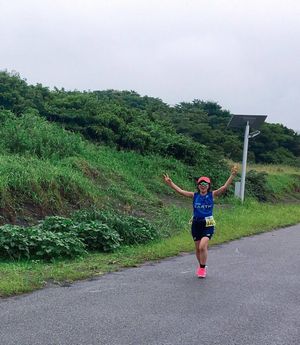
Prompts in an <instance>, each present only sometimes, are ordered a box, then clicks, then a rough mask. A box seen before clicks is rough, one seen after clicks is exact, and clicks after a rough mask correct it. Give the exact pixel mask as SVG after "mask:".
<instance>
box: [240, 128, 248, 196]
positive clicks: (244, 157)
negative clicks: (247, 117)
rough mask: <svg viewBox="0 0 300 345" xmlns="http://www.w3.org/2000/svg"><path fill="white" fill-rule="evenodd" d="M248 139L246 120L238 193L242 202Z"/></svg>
mask: <svg viewBox="0 0 300 345" xmlns="http://www.w3.org/2000/svg"><path fill="white" fill-rule="evenodd" d="M248 139H249V121H247V125H246V128H245V136H244V150H243V165H242V179H241V194H240V197H241V200H242V202H243V201H244V194H245V181H246V166H247V153H248Z"/></svg>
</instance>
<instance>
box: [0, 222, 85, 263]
mask: <svg viewBox="0 0 300 345" xmlns="http://www.w3.org/2000/svg"><path fill="white" fill-rule="evenodd" d="M84 253H86V251H85V245H84V243H83V242H82V241H81V240H80V239H79V238H76V237H75V236H74V235H73V234H71V233H63V232H57V233H54V232H51V231H44V230H42V229H41V228H40V227H27V228H25V227H19V226H17V225H10V224H7V225H3V226H1V227H0V256H1V257H2V258H9V259H23V258H27V259H36V258H37V259H44V260H52V259H55V258H62V257H69V258H72V257H75V256H78V255H82V254H84Z"/></svg>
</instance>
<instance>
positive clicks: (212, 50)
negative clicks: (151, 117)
mask: <svg viewBox="0 0 300 345" xmlns="http://www.w3.org/2000/svg"><path fill="white" fill-rule="evenodd" d="M0 44H1V45H0V47H1V48H0V49H1V50H0V69H1V70H8V71H13V70H14V71H17V72H19V73H20V75H21V77H22V78H23V79H26V80H27V82H28V83H29V84H36V83H42V84H43V85H44V86H48V87H50V88H53V87H54V86H56V87H58V88H61V87H64V88H65V89H67V90H74V89H77V90H106V89H117V90H134V91H136V92H138V93H139V94H141V95H143V96H144V95H148V96H152V97H157V98H160V99H162V100H163V101H164V102H166V103H168V104H171V105H174V104H177V103H180V102H183V101H185V102H190V101H192V100H193V99H201V100H205V101H207V100H210V101H215V102H218V103H219V104H220V105H221V106H222V108H224V109H227V110H229V111H230V112H231V113H235V114H261V115H268V118H267V122H271V123H282V124H284V125H285V126H287V127H288V128H292V129H294V130H300V119H299V112H300V1H299V0H282V1H277V0H251V1H248V0H245V1H243V0H224V1H222V0H206V1H204V0H59V1H56V0H0Z"/></svg>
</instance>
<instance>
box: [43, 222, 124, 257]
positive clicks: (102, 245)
mask: <svg viewBox="0 0 300 345" xmlns="http://www.w3.org/2000/svg"><path fill="white" fill-rule="evenodd" d="M39 226H40V228H41V229H43V230H44V231H51V232H54V233H57V232H64V233H72V234H73V236H74V237H78V238H79V239H80V240H81V241H82V242H83V243H85V245H86V247H87V249H89V250H99V251H104V252H108V251H113V250H115V249H117V248H118V247H119V246H120V242H121V238H120V236H119V234H118V233H117V232H116V231H115V230H114V229H112V228H110V227H109V226H108V225H106V224H103V223H101V222H99V221H94V220H89V219H84V220H83V221H80V220H77V221H76V220H72V219H69V218H64V217H59V216H52V217H46V218H45V220H44V221H43V222H41V223H40V225H39Z"/></svg>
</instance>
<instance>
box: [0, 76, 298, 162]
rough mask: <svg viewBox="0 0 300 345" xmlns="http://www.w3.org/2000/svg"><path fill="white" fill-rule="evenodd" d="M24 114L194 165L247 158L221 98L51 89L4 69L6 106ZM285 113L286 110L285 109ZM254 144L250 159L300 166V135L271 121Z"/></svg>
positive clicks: (1, 103)
mask: <svg viewBox="0 0 300 345" xmlns="http://www.w3.org/2000/svg"><path fill="white" fill-rule="evenodd" d="M1 109H2V110H10V111H11V112H12V113H13V114H15V116H17V117H18V116H20V115H22V114H24V113H25V112H28V111H29V110H34V111H35V112H36V113H37V114H39V115H40V116H42V117H44V118H46V119H47V120H49V121H53V122H57V123H60V124H61V125H62V126H63V127H64V128H66V129H68V130H71V131H74V132H79V133H81V134H82V135H83V136H84V137H86V138H88V139H89V140H92V141H93V142H98V143H101V144H105V145H110V146H112V147H115V148H117V149H128V150H135V151H138V152H140V153H143V154H144V153H145V154H146V153H158V154H160V155H163V156H164V155H165V156H173V157H175V158H177V159H180V160H182V161H184V162H186V163H188V164H195V162H197V161H199V160H202V159H205V160H210V159H211V160H213V161H216V159H220V158H221V157H226V158H230V159H232V160H234V161H239V160H241V158H242V149H243V134H244V133H243V131H241V130H232V129H228V128H226V126H227V123H228V121H229V119H230V116H231V114H230V112H229V111H226V110H223V109H222V107H221V106H220V105H218V104H217V103H215V102H204V101H200V100H194V101H193V102H191V103H187V102H182V103H180V104H178V105H176V106H169V105H167V104H166V103H164V102H162V101H161V100H160V99H158V98H152V97H148V96H144V97H141V96H140V95H139V94H137V93H136V92H134V91H115V90H106V91H84V92H80V91H66V90H64V89H57V88H54V90H50V89H49V88H48V87H44V86H42V85H41V84H37V85H35V86H33V85H28V84H27V82H26V80H24V79H21V78H20V76H19V74H17V73H9V72H7V71H2V72H0V110H1ZM283 115H284V114H283ZM260 130H261V134H260V135H259V136H257V137H256V138H254V139H252V140H251V141H250V143H249V154H248V159H249V161H252V162H256V163H274V164H289V165H296V166H300V135H299V134H297V133H296V132H295V131H293V130H292V129H288V128H286V127H285V126H283V125H280V124H270V123H265V124H264V125H263V126H262V127H261V128H260Z"/></svg>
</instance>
